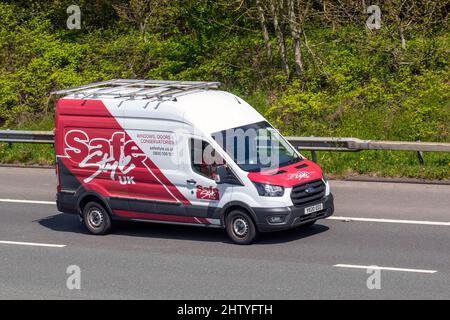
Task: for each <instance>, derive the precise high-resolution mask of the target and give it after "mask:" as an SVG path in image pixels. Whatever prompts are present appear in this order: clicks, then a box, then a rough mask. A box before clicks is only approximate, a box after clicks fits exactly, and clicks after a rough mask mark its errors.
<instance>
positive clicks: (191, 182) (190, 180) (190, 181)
mask: <svg viewBox="0 0 450 320" xmlns="http://www.w3.org/2000/svg"><path fill="white" fill-rule="evenodd" d="M186 182H187V183H188V184H196V183H197V181H195V180H194V179H189V180H186Z"/></svg>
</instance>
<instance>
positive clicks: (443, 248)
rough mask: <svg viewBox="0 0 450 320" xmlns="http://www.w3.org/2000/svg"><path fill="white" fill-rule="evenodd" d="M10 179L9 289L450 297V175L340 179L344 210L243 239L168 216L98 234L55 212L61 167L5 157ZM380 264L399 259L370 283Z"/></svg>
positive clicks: (3, 197) (5, 186)
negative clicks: (75, 278)
mask: <svg viewBox="0 0 450 320" xmlns="http://www.w3.org/2000/svg"><path fill="white" fill-rule="evenodd" d="M0 180H1V182H0V298H1V299H24V298H31V299H84V298H86V299H104V298H111V299H319V298H324V299H418V298H425V299H443V298H446V299H449V298H450V186H448V185H447V186H445V185H420V184H398V183H397V184H396V183H375V182H345V181H332V182H331V186H332V191H333V193H334V195H335V205H336V212H335V219H334V220H321V221H320V222H319V223H317V224H316V225H315V226H313V227H311V228H309V229H295V230H291V231H287V232H280V233H275V234H265V235H263V236H262V237H261V239H260V241H259V242H257V243H256V244H254V245H251V246H238V245H233V244H231V243H230V242H229V241H228V238H227V236H226V234H225V232H224V231H223V230H214V229H203V228H196V227H180V226H169V225H160V224H137V223H133V224H121V225H119V226H117V227H116V229H115V233H114V234H110V235H107V236H92V235H89V234H87V232H86V231H85V230H84V228H83V227H82V226H81V225H80V224H79V222H78V219H77V217H75V216H71V215H65V214H60V213H58V212H57V210H56V206H55V205H54V203H53V201H54V193H55V177H54V171H53V170H49V169H20V168H4V167H3V168H0ZM12 200H20V202H14V201H12ZM22 200H32V201H31V202H23V201H22ZM38 201H42V202H38ZM340 217H347V218H362V219H363V221H359V220H358V221H355V220H351V219H342V218H340ZM364 219H368V220H364ZM379 219H384V220H379ZM386 219H387V220H386ZM392 220H394V221H392ZM405 220H406V221H405ZM411 220H412V221H411ZM424 221H425V222H424ZM405 222H407V223H405ZM17 242H26V243H28V244H17ZM42 243H43V244H50V245H56V246H42V245H39V244H42ZM36 244H37V245H36ZM58 245H61V246H58ZM69 265H77V266H79V267H80V269H81V289H80V290H76V289H75V290H69V289H68V288H67V286H66V281H67V278H68V276H69V275H68V274H66V271H67V267H68V266H69ZM336 265H343V266H341V267H338V266H336ZM348 265H350V267H349V266H348ZM372 265H375V266H378V267H383V268H398V270H397V269H395V270H381V271H380V280H381V281H380V289H372V290H369V289H368V287H367V279H368V277H369V276H371V274H368V273H367V269H365V266H372ZM351 266H353V267H351ZM359 266H361V267H359ZM411 269H413V270H411Z"/></svg>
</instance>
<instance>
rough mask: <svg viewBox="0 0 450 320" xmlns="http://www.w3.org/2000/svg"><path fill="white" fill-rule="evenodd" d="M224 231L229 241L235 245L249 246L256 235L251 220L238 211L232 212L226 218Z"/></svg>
mask: <svg viewBox="0 0 450 320" xmlns="http://www.w3.org/2000/svg"><path fill="white" fill-rule="evenodd" d="M226 229H227V233H228V236H229V237H230V239H231V240H232V241H233V242H234V243H237V244H251V243H252V242H253V241H255V239H256V237H257V235H258V230H257V229H256V226H255V223H254V222H253V219H252V218H251V217H250V216H249V215H248V214H247V213H245V212H243V211H240V210H234V211H232V212H230V214H229V215H228V216H227V218H226Z"/></svg>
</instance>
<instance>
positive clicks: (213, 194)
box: [196, 185, 220, 200]
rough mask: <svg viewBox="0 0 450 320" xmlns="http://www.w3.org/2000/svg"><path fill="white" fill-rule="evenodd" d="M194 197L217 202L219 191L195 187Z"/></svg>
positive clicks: (211, 188) (212, 188)
mask: <svg viewBox="0 0 450 320" xmlns="http://www.w3.org/2000/svg"><path fill="white" fill-rule="evenodd" d="M196 197H197V199H203V200H219V198H220V196H219V189H217V188H214V187H203V186H200V185H197V193H196Z"/></svg>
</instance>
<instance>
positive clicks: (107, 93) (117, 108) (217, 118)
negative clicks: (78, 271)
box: [52, 79, 264, 134]
mask: <svg viewBox="0 0 450 320" xmlns="http://www.w3.org/2000/svg"><path fill="white" fill-rule="evenodd" d="M219 85H220V83H219V82H205V81H164V80H127V79H118V80H110V81H104V82H97V83H93V84H89V85H85V86H80V87H73V88H69V89H65V90H61V91H56V92H53V93H52V94H58V95H61V94H62V95H65V97H64V98H63V99H83V100H102V102H103V103H104V104H105V106H106V107H107V108H108V110H109V111H110V112H111V114H113V116H118V117H120V116H126V117H132V118H153V119H167V120H172V121H179V122H185V123H188V124H191V125H192V126H194V127H195V128H196V129H198V130H200V131H202V132H203V133H204V134H211V133H214V132H218V131H221V130H226V129H230V128H235V127H240V126H243V125H247V124H250V123H255V122H260V121H263V120H264V117H263V116H262V115H261V114H259V113H258V112H257V111H256V110H255V109H254V108H253V107H251V106H250V105H249V104H248V103H247V102H245V101H244V100H242V99H241V98H239V97H237V96H235V95H234V94H232V93H229V92H226V91H221V90H214V89H216V88H217V87H218V86H219ZM211 89H213V90H211Z"/></svg>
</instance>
